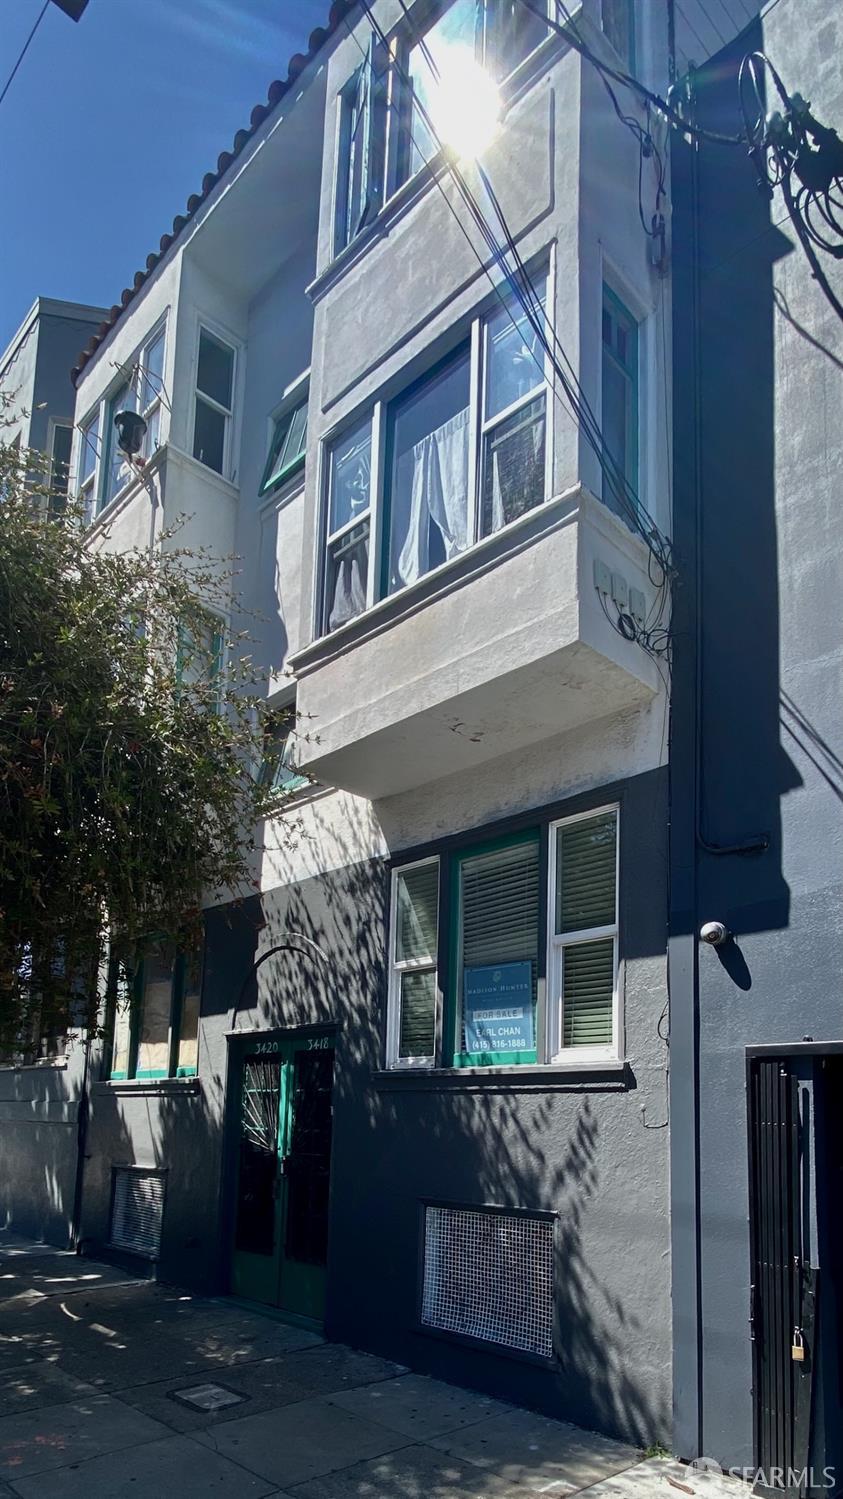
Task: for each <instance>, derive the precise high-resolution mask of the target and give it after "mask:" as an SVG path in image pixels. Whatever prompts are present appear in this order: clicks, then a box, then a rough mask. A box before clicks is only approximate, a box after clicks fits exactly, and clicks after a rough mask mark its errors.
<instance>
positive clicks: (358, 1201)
mask: <svg viewBox="0 0 843 1499" xmlns="http://www.w3.org/2000/svg"><path fill="white" fill-rule="evenodd" d="M655 1018H657V1014H656V1015H655V1017H654V1019H655ZM637 1083H638V1087H637V1088H636V1089H635V1090H632V1091H627V1089H626V1086H625V1085H619V1086H617V1087H612V1086H610V1087H609V1088H607V1090H606V1091H600V1090H599V1085H596V1086H595V1087H594V1088H586V1089H583V1090H582V1091H578V1090H577V1089H576V1086H575V1085H574V1087H573V1088H572V1089H571V1091H559V1092H555V1091H549V1090H547V1089H546V1088H541V1089H537V1090H536V1091H529V1090H527V1089H519V1090H513V1091H511V1092H510V1091H502V1090H499V1089H488V1090H487V1089H486V1088H485V1087H484V1088H482V1089H479V1090H478V1091H471V1090H470V1088H469V1087H467V1088H466V1091H465V1092H460V1093H458V1094H457V1093H453V1092H452V1093H448V1094H443V1093H436V1092H422V1091H418V1092H417V1091H411V1090H408V1091H403V1090H401V1091H400V1092H398V1091H396V1092H380V1091H378V1090H372V1091H371V1092H370V1093H369V1098H368V1108H367V1112H366V1117H365V1121H361V1119H360V1116H359V1115H358V1119H357V1121H356V1124H357V1128H354V1125H353V1123H352V1121H351V1120H350V1119H349V1120H348V1129H347V1130H344V1131H343V1132H342V1133H339V1132H338V1138H337V1143H336V1149H335V1157H334V1178H333V1223H334V1232H333V1238H332V1254H331V1266H330V1275H329V1307H328V1330H329V1332H330V1334H331V1335H332V1336H335V1337H337V1338H340V1339H342V1340H344V1341H347V1342H351V1343H354V1344H356V1345H359V1346H363V1347H367V1348H371V1349H372V1350H374V1351H376V1352H379V1353H382V1354H385V1355H388V1356H390V1357H392V1358H395V1359H397V1360H398V1361H399V1362H402V1363H406V1364H409V1365H410V1366H411V1367H413V1368H416V1369H420V1370H423V1371H425V1372H427V1373H430V1374H434V1375H437V1376H439V1377H441V1378H444V1379H450V1380H455V1381H456V1382H457V1383H460V1382H463V1383H465V1384H467V1385H471V1386H475V1387H477V1388H480V1389H483V1390H485V1391H488V1392H489V1393H491V1394H494V1395H496V1396H499V1397H501V1398H503V1399H509V1400H513V1401H515V1402H518V1403H522V1404H527V1405H530V1406H534V1407H535V1408H537V1409H540V1410H543V1411H545V1412H547V1413H548V1414H550V1415H553V1416H555V1417H557V1418H560V1419H563V1420H570V1421H573V1422H577V1423H580V1424H582V1425H584V1426H586V1427H590V1428H592V1429H598V1430H600V1431H604V1432H607V1433H611V1434H613V1435H616V1436H620V1437H624V1438H627V1439H629V1440H631V1441H634V1442H637V1443H640V1444H641V1445H642V1446H648V1445H650V1443H652V1442H656V1441H665V1440H666V1438H667V1433H668V1432H669V1426H670V1399H671V1388H670V1303H669V1255H668V1223H667V1208H666V1199H667V1137H666V1131H664V1130H661V1131H656V1130H653V1131H652V1132H651V1131H650V1130H649V1129H648V1130H646V1131H645V1130H644V1128H643V1126H642V1123H641V1114H640V1108H641V1103H642V1100H643V1099H646V1100H647V1109H648V1118H649V1119H651V1120H662V1119H663V1118H664V1114H663V1111H662V1113H661V1114H657V1113H655V1112H653V1111H654V1110H656V1109H658V1108H662V1110H663V1101H664V1078H663V1075H659V1074H657V1072H656V1069H652V1070H651V1071H649V1072H648V1071H644V1072H642V1073H639V1075H638V1077H637ZM361 1122H364V1124H365V1132H366V1133H365V1138H363V1139H361V1138H360V1123H361ZM355 1146H357V1147H358V1148H355ZM424 1199H434V1200H440V1201H442V1200H445V1201H448V1202H453V1203H455V1204H459V1205H465V1206H478V1205H482V1204H492V1205H495V1206H498V1207H504V1208H513V1207H514V1208H527V1209H533V1210H549V1211H554V1212H556V1213H558V1219H557V1225H556V1316H557V1319H558V1335H557V1348H558V1357H557V1359H556V1360H555V1361H554V1362H553V1364H551V1365H550V1366H548V1365H547V1364H542V1365H538V1364H535V1363H530V1362H523V1361H521V1360H519V1359H518V1358H517V1357H513V1356H511V1355H510V1354H508V1353H507V1352H506V1351H505V1350H501V1351H496V1350H495V1349H494V1348H493V1347H492V1346H491V1345H490V1346H489V1348H488V1351H487V1350H479V1349H477V1348H475V1347H467V1346H466V1345H465V1344H461V1343H460V1342H459V1341H457V1340H455V1339H453V1338H445V1337H443V1336H440V1335H437V1334H435V1333H433V1332H431V1331H429V1330H425V1331H422V1330H421V1328H420V1324H419V1306H418V1301H419V1281H420V1264H419V1258H420V1236H421V1227H422V1221H421V1220H422V1202H423V1201H424Z"/></svg>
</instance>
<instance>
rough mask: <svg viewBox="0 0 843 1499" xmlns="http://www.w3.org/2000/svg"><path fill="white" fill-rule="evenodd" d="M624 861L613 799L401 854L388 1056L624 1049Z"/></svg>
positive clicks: (459, 1063)
mask: <svg viewBox="0 0 843 1499" xmlns="http://www.w3.org/2000/svg"><path fill="white" fill-rule="evenodd" d="M617 871H618V809H617V807H605V808H599V809H597V810H596V811H590V812H587V813H582V814H578V815H576V816H572V817H566V818H564V819H562V820H560V821H554V822H545V823H540V824H539V825H538V826H535V827H530V828H526V829H521V830H519V831H518V832H515V833H512V834H510V835H508V836H505V837H500V838H496V839H494V840H490V841H487V842H484V843H478V842H471V843H470V844H466V845H465V846H464V847H456V848H449V849H448V850H447V851H444V852H441V853H439V854H437V855H436V856H435V857H430V858H427V859H423V860H420V861H417V862H415V863H413V864H408V865H405V866H400V865H399V866H398V867H396V868H395V869H394V870H393V879H392V906H391V926H390V931H391V937H390V985H389V1007H388V1015H387V1044H386V1057H387V1065H388V1066H389V1067H396V1068H404V1067H433V1066H442V1067H446V1068H472V1067H516V1066H530V1065H536V1064H543V1065H549V1064H554V1063H557V1064H559V1065H562V1066H566V1065H567V1066H570V1065H572V1064H582V1065H588V1064H589V1063H599V1062H601V1061H607V1060H616V1059H617V1057H618V1054H619V1047H620V1029H621V1024H620V1013H619V1001H618V969H619V953H618V914H617V900H618V872H617ZM443 890H444V891H446V892H447V898H445V899H444V900H443V896H442V891H443ZM440 934H441V938H440ZM440 990H441V994H442V1000H443V1003H442V1006H441V1009H440V1005H439V1002H438V996H439V993H440Z"/></svg>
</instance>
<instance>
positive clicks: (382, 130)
mask: <svg viewBox="0 0 843 1499" xmlns="http://www.w3.org/2000/svg"><path fill="white" fill-rule="evenodd" d="M386 90H387V80H386V69H385V65H384V60H383V55H382V48H381V46H380V44H379V43H378V40H377V38H376V37H375V36H374V35H372V36H371V37H370V39H369V44H368V47H367V48H366V54H365V57H364V58H363V60H362V62H361V63H360V66H359V68H358V69H357V71H356V72H355V73H353V74H352V76H351V78H350V79H349V80H348V83H347V84H346V86H345V88H344V89H343V90H342V93H341V95H340V152H339V161H340V166H339V173H338V177H337V208H336V227H335V237H334V238H335V244H334V248H335V250H336V252H337V253H338V252H339V251H340V250H342V249H343V248H344V246H345V245H347V244H350V242H351V240H353V239H354V238H355V236H356V235H358V234H359V233H360V230H361V229H362V228H363V227H364V225H366V224H368V223H369V222H370V220H371V219H373V218H374V216H375V214H376V213H377V212H378V209H379V208H380V206H381V202H382V200H383V188H384V148H385V137H386Z"/></svg>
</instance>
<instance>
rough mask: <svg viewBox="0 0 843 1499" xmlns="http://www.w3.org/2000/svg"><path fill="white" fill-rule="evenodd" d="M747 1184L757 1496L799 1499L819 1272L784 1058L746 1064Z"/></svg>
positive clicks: (806, 1452)
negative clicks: (806, 1220) (807, 1230)
mask: <svg viewBox="0 0 843 1499" xmlns="http://www.w3.org/2000/svg"><path fill="white" fill-rule="evenodd" d="M749 1178H750V1235H751V1241H750V1242H751V1253H752V1282H751V1286H750V1295H751V1310H750V1323H751V1333H752V1339H753V1414H754V1428H755V1463H756V1467H757V1468H758V1469H759V1470H760V1474H761V1477H760V1479H759V1483H758V1484H757V1488H759V1489H760V1490H762V1491H763V1490H764V1489H767V1490H769V1491H771V1492H775V1493H776V1494H778V1495H779V1496H781V1495H782V1494H783V1493H785V1494H789V1495H792V1496H799V1495H801V1494H804V1492H805V1488H806V1470H807V1468H808V1465H809V1460H810V1437H811V1386H812V1379H813V1364H814V1357H813V1355H814V1342H815V1339H814V1322H815V1317H814V1306H815V1289H816V1288H815V1283H814V1276H815V1274H816V1272H815V1271H813V1270H812V1268H811V1266H810V1264H808V1263H806V1259H805V1257H804V1255H803V1243H802V1226H803V1151H802V1130H801V1124H800V1115H799V1092H798V1083H797V1078H796V1076H795V1074H794V1072H793V1071H792V1069H791V1067H790V1065H789V1063H788V1059H787V1058H786V1057H773V1058H770V1059H766V1058H764V1059H762V1058H758V1057H755V1058H752V1059H751V1060H750V1063H749Z"/></svg>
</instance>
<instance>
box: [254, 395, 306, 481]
mask: <svg viewBox="0 0 843 1499" xmlns="http://www.w3.org/2000/svg"><path fill="white" fill-rule="evenodd" d="M307 400H308V398H307V396H304V397H303V398H302V399H301V400H299V401H296V402H295V404H294V405H292V406H288V407H287V408H286V409H285V410H284V411H282V412H281V413H280V415H278V416H276V418H275V420H274V422H273V427H272V439H271V441H270V444H269V453H268V455H267V460H266V464H265V466H264V471H263V475H262V477H261V482H260V488H259V490H258V494H260V495H265V494H271V493H272V491H273V490H275V489H279V488H280V486H281V485H282V484H286V482H287V480H288V479H291V478H292V477H293V474H296V473H298V472H299V470H300V469H302V468H303V467H304V462H305V456H306V453H305V449H306V444H307ZM302 412H303V413H304V416H303V421H297V418H298V417H299V415H300V413H302ZM288 448H289V449H290V451H288Z"/></svg>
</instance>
